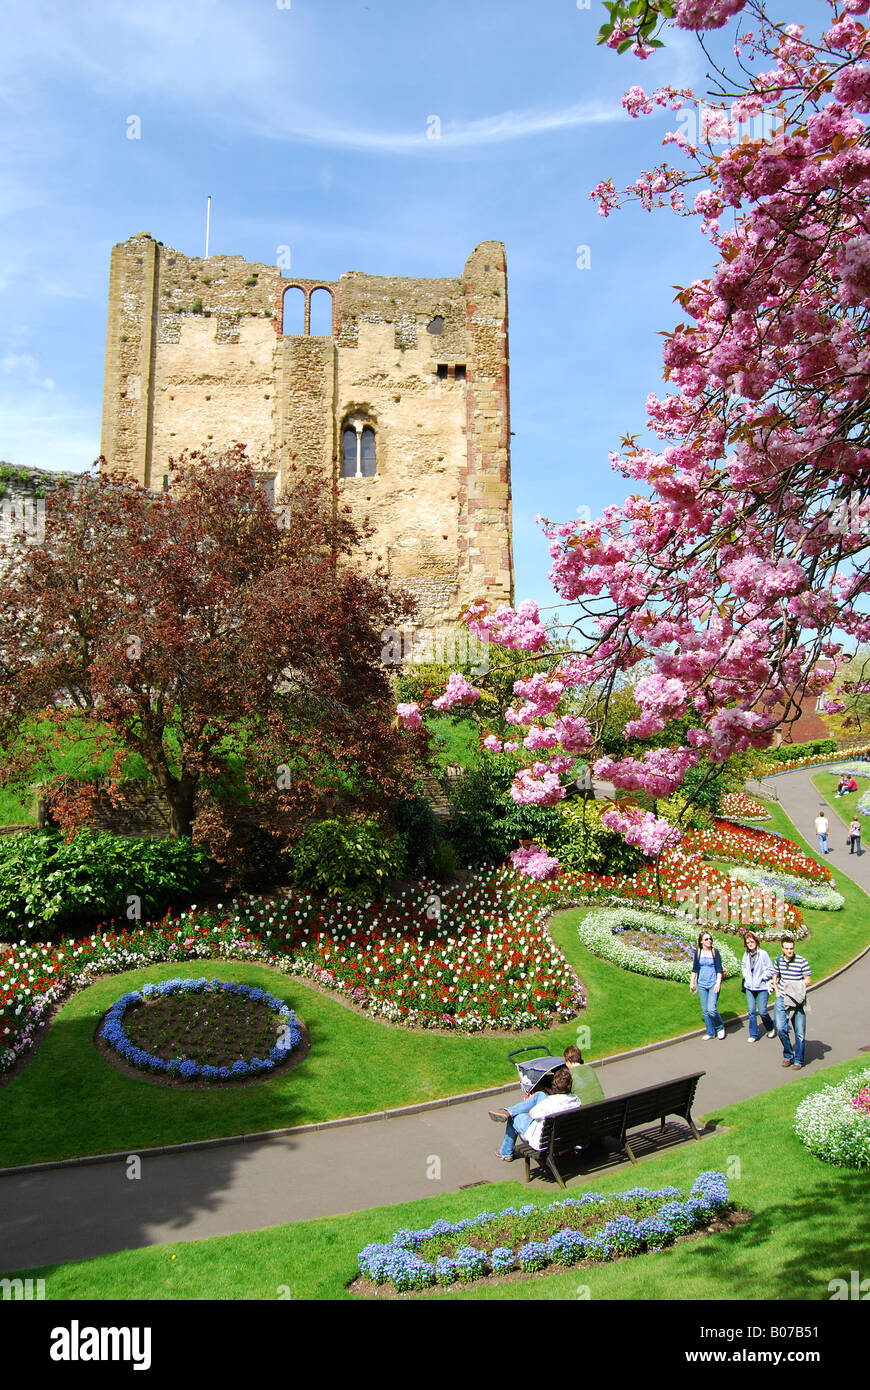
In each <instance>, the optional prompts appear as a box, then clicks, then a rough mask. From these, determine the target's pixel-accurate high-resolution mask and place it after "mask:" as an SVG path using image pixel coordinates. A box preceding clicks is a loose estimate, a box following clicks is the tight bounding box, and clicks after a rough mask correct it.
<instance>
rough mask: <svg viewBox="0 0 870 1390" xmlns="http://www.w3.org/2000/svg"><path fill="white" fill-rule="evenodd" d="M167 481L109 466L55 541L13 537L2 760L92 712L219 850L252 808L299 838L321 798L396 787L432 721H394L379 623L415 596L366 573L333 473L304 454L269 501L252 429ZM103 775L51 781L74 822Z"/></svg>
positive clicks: (51, 521) (52, 516)
mask: <svg viewBox="0 0 870 1390" xmlns="http://www.w3.org/2000/svg"><path fill="white" fill-rule="evenodd" d="M171 477H172V486H171V489H170V490H169V491H168V492H166V493H163V494H154V493H152V492H151V491H149V490H148V489H145V488H143V487H140V486H139V485H138V484H136V483H135V482H133V481H131V480H130V479H129V478H127V477H125V476H123V475H121V474H118V473H110V472H105V471H104V472H101V473H100V474H99V476H98V477H96V478H93V479H88V480H87V481H86V482H84V483H83V484H82V485H80V486H79V487H78V488H76V489H75V491H74V492H73V494H72V495H71V496H68V497H65V498H64V499H63V500H62V501H57V502H55V501H53V500H52V499H49V502H48V505H47V509H46V517H45V537H44V542H43V543H41V544H39V545H20V546H18V547H16V548H15V549H14V550H13V551H12V552H11V554H8V555H7V560H6V564H7V570H6V574H5V577H4V582H3V588H2V594H0V682H2V684H0V740H2V746H3V747H4V748H5V749H7V750H10V757H9V760H8V762H7V763H6V765H5V768H4V772H3V776H4V780H5V781H7V782H9V781H13V780H14V781H16V782H17V783H19V784H20V783H21V782H22V781H23V780H25V779H26V777H27V775H28V772H29V773H30V775H31V776H32V775H33V769H34V767H35V766H37V765H38V763H39V762H40V760H42V759H44V757H45V746H44V743H42V742H39V741H38V740H37V739H35V738H34V737H33V736H32V734H31V735H30V736H28V737H22V731H24V730H29V731H33V730H37V729H38V730H39V731H40V733H41V734H42V735H43V736H44V734H45V732H46V729H53V731H54V741H55V743H56V744H62V743H63V742H64V741H66V743H67V745H69V744H71V743H72V742H73V741H74V740H78V741H79V742H80V741H81V739H82V728H83V726H82V721H86V723H87V726H90V727H91V728H92V729H93V734H92V736H91V737H90V738H89V739H88V740H87V746H88V749H89V755H90V757H91V760H92V761H93V758H94V756H95V754H96V753H97V752H99V751H101V750H106V749H109V750H111V752H112V755H113V757H112V763H111V769H110V778H114V779H117V776H118V773H119V772H120V769H121V768H122V767H123V765H124V763H125V762H126V761H127V760H128V759H129V757H130V755H131V754H139V755H140V757H141V759H142V761H143V762H144V764H145V766H146V768H147V770H148V773H149V774H150V776H151V778H152V779H153V782H154V783H155V784H156V785H157V786H158V787H159V788H160V789H161V790H162V791H163V793H164V795H165V797H166V799H167V802H168V804H169V807H170V810H171V828H172V835H173V836H176V837H177V836H181V835H189V834H192V836H193V838H194V839H195V840H196V841H197V842H198V843H200V844H202V845H203V846H204V847H205V848H207V849H208V850H209V851H210V852H211V853H212V854H213V855H214V856H215V857H216V858H217V859H218V860H219V861H220V862H222V863H224V864H226V865H229V866H234V865H235V866H238V864H239V863H240V862H241V861H243V859H244V855H245V852H246V844H247V842H248V840H249V837H250V834H251V831H252V827H253V826H259V827H262V828H264V829H266V830H267V831H268V832H269V833H270V834H271V835H272V836H273V837H274V840H275V842H276V844H277V845H278V846H279V847H286V846H287V845H289V844H290V843H292V840H293V839H294V837H295V836H296V835H297V834H298V832H299V830H300V828H301V827H302V826H303V825H304V824H306V823H307V822H308V821H309V820H310V819H311V818H313V817H318V816H320V815H323V814H325V813H328V812H329V811H331V810H333V809H334V808H335V806H336V805H337V804H341V805H342V807H344V808H349V809H353V808H357V809H360V810H371V809H373V808H377V807H379V806H383V805H384V803H385V801H386V800H388V799H390V798H395V797H396V796H397V795H400V794H401V792H402V791H403V790H404V788H405V786H406V784H407V783H408V781H409V754H410V752H411V749H412V748H413V747H414V745H415V743H416V742H417V740H418V738H419V736H418V735H414V734H409V733H408V732H407V731H400V730H399V729H397V728H396V727H395V720H394V717H393V708H392V700H391V692H390V686H389V682H388V679H387V675H386V671H385V669H384V666H383V664H382V662H381V648H382V640H381V634H382V633H383V632H384V631H385V630H386V629H391V628H396V627H400V626H401V625H402V622H403V620H404V619H406V618H407V616H408V615H409V614H410V613H411V611H412V609H413V600H412V599H411V598H410V597H409V596H407V595H405V594H399V593H395V592H393V591H391V590H390V588H389V586H388V584H387V582H386V580H385V578H384V576H383V575H380V574H372V573H371V569H370V568H369V572H368V573H367V574H366V573H363V571H362V567H361V563H360V562H361V559H362V555H363V549H364V544H365V540H366V532H365V531H364V530H361V529H360V528H359V527H357V526H356V524H355V523H354V522H353V520H352V519H351V516H350V512H349V509H347V508H346V507H341V506H339V505H338V504H337V501H336V498H335V496H334V493H333V489H332V485H331V482H330V481H329V480H325V479H323V478H322V477H320V476H319V475H315V474H314V473H312V472H308V473H304V474H303V473H300V474H298V475H297V476H296V477H295V478H294V480H293V485H292V499H291V500H290V503H289V505H288V506H284V507H277V508H276V507H274V506H273V505H272V503H271V502H270V500H269V499H268V498H267V497H266V494H265V492H264V490H263V488H262V487H261V486H260V483H259V482H258V479H257V475H256V473H255V471H254V469H253V468H252V467H251V464H250V463H249V462H248V460H247V459H246V457H245V451H244V448H243V447H242V446H241V445H239V446H236V447H234V448H233V449H231V450H229V451H228V452H226V453H224V454H223V455H221V456H220V457H213V456H211V457H210V456H208V455H207V454H204V453H194V454H191V455H185V456H182V458H181V459H180V460H179V461H178V462H177V463H175V464H174V465H173V473H172V475H171ZM92 791H93V782H90V783H88V782H87V781H78V782H77V783H76V782H73V783H70V782H69V780H68V779H58V780H57V781H56V782H55V784H54V785H53V786H49V788H48V789H47V795H48V799H49V804H50V805H51V807H52V810H53V813H54V814H55V816H56V818H57V819H58V820H59V822H60V824H62V825H63V826H64V827H65V828H67V829H71V828H74V827H75V826H76V825H79V824H82V823H83V822H84V820H85V819H86V818H87V816H88V814H89V811H90V805H89V802H90V798H91V794H92Z"/></svg>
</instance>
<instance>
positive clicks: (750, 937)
mask: <svg viewBox="0 0 870 1390" xmlns="http://www.w3.org/2000/svg"><path fill="white" fill-rule="evenodd" d="M744 944H745V946H746V950H745V951H744V953H743V960H742V962H741V969H742V973H743V988H744V990H745V991H746V1008H747V1011H748V1013H749V1037H748V1038H747V1039H746V1041H747V1042H751V1043H754V1042H758V1038H759V1032H758V1019H759V1017H760V1018H761V1022H762V1024H763V1026H764V1028H765V1030H766V1032H767V1036H768V1037H769V1038H773V1037H775V1036H776V1025H775V1024H774V1021H773V1019H772V1018H771V1017H770V1014H769V1013H768V1012H767V1000H768V997H769V995H770V989H771V986H772V984H773V966H772V964H771V961H770V956H769V955H768V954H767V952H766V951H760V950H759V949H758V937H757V936H756V935H755V934H754V933H753V932H751V931H748V932H747V933H746V936H745V937H744Z"/></svg>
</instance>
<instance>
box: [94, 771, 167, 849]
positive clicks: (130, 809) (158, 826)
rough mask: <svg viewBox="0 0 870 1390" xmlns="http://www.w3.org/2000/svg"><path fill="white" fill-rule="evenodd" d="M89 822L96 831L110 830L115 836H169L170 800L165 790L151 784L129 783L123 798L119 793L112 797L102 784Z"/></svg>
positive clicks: (158, 837) (156, 837) (164, 837)
mask: <svg viewBox="0 0 870 1390" xmlns="http://www.w3.org/2000/svg"><path fill="white" fill-rule="evenodd" d="M89 824H90V826H91V828H92V829H93V830H110V831H111V832H112V834H113V835H129V836H133V835H135V836H145V837H151V838H153V839H160V840H163V839H166V838H167V837H168V835H169V831H170V825H171V814H170V809H169V802H168V801H167V799H166V797H165V796H164V794H163V792H162V791H160V790H159V789H155V788H154V787H152V786H150V785H149V784H148V783H145V784H143V785H139V784H137V783H136V782H129V783H125V785H124V792H123V799H121V800H119V799H118V793H117V791H116V792H115V796H114V798H110V797H109V794H108V791H107V789H106V787H105V786H101V787H100V789H99V793H98V796H97V799H96V804H95V807H94V811H93V814H92V815H91V817H90V820H89Z"/></svg>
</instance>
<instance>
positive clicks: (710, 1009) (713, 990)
mask: <svg viewBox="0 0 870 1390" xmlns="http://www.w3.org/2000/svg"><path fill="white" fill-rule="evenodd" d="M723 974H724V971H723V970H722V957H721V956H720V955H719V952H718V951H716V950H714V948H713V938H712V936H711V935H710V933H709V932H708V931H702V932H701V934H700V936H699V937H698V949H697V950H696V951H695V954H694V957H693V958H692V978H691V980H690V981H689V989H690V990H691V991H692V993H693V994H697V996H698V998H699V999H700V1001H701V1013H702V1014H703V1015H704V1027H705V1028H706V1029H707V1037H706V1038H705V1039H704V1041H705V1042H708V1041H709V1040H710V1039H711V1038H724V1036H725V1024H724V1023H723V1022H722V1016H721V1014H720V1013H719V1009H718V1003H719V991H720V989H721V988H722V976H723Z"/></svg>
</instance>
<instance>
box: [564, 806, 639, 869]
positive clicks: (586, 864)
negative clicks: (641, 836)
mask: <svg viewBox="0 0 870 1390" xmlns="http://www.w3.org/2000/svg"><path fill="white" fill-rule="evenodd" d="M557 810H558V814H559V826H558V828H557V831H556V833H555V834H554V835H553V836H552V838H551V839H548V840H547V841H546V845H547V849H549V850H550V851H551V852H552V853H553V854H555V855H557V856H558V859H559V862H560V863H561V865H562V867H563V868H564V869H573V870H574V871H576V872H577V873H587V874H633V873H634V872H635V871H636V870H637V869H638V868H639V867H640V865H641V864H642V863H643V855H642V853H641V851H640V850H639V849H637V848H636V847H635V846H634V845H629V844H627V843H626V841H625V840H624V839H623V838H622V836H621V835H617V834H616V832H615V831H613V830H608V829H607V827H606V826H605V825H602V823H601V816H602V814H603V812H604V811H606V810H607V805H606V804H605V803H603V802H600V801H593V800H592V799H591V798H590V799H589V800H588V801H585V802H584V801H583V800H582V799H581V798H575V799H574V800H573V801H563V802H562V803H561V804H560V806H559V807H558V808H557Z"/></svg>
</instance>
